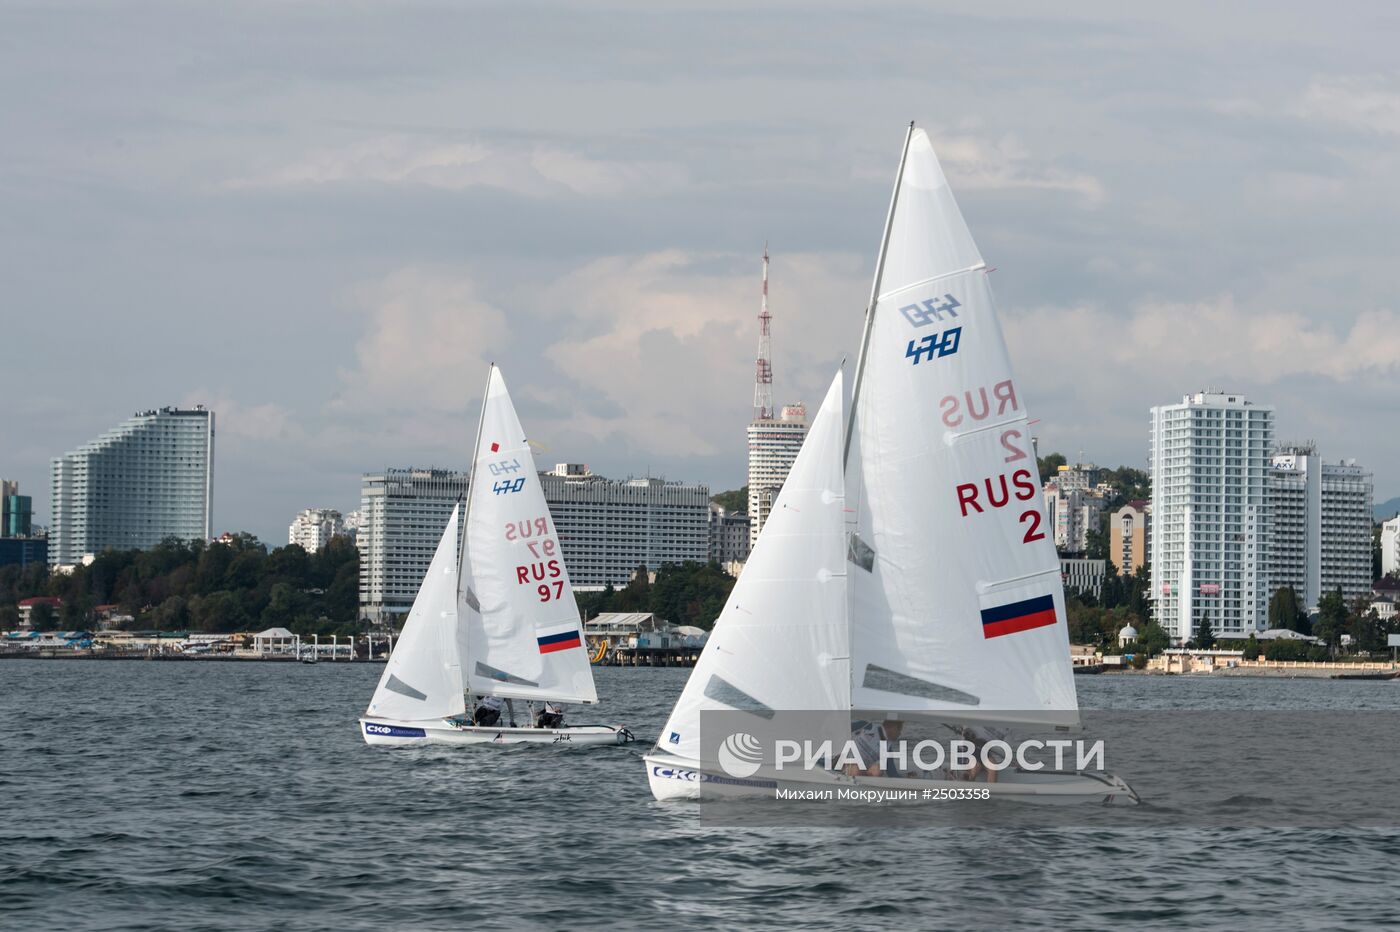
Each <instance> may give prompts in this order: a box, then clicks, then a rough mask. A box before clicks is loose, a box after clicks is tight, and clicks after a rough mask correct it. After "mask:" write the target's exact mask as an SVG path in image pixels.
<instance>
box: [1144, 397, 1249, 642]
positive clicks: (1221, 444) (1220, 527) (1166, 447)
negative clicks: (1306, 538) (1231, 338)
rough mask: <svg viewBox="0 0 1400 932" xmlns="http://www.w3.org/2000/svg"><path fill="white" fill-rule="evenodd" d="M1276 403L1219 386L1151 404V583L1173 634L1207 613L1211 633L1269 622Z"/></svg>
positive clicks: (1243, 633)
mask: <svg viewBox="0 0 1400 932" xmlns="http://www.w3.org/2000/svg"><path fill="white" fill-rule="evenodd" d="M1273 442H1274V409H1273V408H1272V407H1268V406H1260V405H1256V404H1253V403H1252V402H1249V401H1246V400H1245V398H1244V396H1243V395H1237V394H1228V393H1224V392H1218V391H1207V392H1198V393H1196V394H1194V395H1187V396H1185V397H1184V398H1183V399H1182V401H1181V403H1180V404H1173V405H1160V406H1158V407H1154V408H1153V409H1152V435H1151V471H1152V522H1151V524H1150V525H1149V534H1150V541H1149V545H1148V550H1149V553H1150V565H1151V577H1152V590H1151V598H1152V601H1153V606H1154V613H1155V616H1156V619H1157V622H1158V624H1160V625H1161V626H1162V627H1163V629H1165V630H1166V631H1167V633H1168V634H1169V635H1171V636H1172V637H1173V638H1174V639H1176V640H1177V641H1187V640H1190V638H1191V637H1192V636H1193V634H1194V632H1195V630H1196V625H1197V623H1198V621H1199V620H1200V619H1201V618H1209V619H1210V624H1211V629H1212V630H1213V631H1214V633H1215V635H1216V636H1217V637H1226V638H1231V637H1235V638H1242V637H1248V635H1249V633H1250V632H1252V631H1258V630H1262V629H1263V628H1265V627H1267V622H1268V596H1269V588H1268V572H1269V566H1268V547H1269V541H1270V525H1269V509H1268V503H1267V498H1266V496H1267V492H1266V489H1267V482H1268V472H1269V469H1270V459H1269V454H1270V451H1271V450H1272V449H1273Z"/></svg>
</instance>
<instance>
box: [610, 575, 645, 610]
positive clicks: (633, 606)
mask: <svg viewBox="0 0 1400 932" xmlns="http://www.w3.org/2000/svg"><path fill="white" fill-rule="evenodd" d="M651 610H652V609H651V579H650V578H649V574H648V571H647V567H646V564H645V563H643V564H642V565H641V566H639V567H637V571H636V572H635V573H634V574H633V575H632V579H631V580H630V581H629V582H628V583H627V585H626V586H624V587H623V589H622V591H621V592H619V593H618V594H617V598H616V599H614V611H619V612H649V611H651Z"/></svg>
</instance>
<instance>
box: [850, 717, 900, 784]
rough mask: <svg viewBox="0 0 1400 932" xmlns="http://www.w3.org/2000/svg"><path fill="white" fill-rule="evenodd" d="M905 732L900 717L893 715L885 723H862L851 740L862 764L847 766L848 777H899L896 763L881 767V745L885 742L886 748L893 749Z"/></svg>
mask: <svg viewBox="0 0 1400 932" xmlns="http://www.w3.org/2000/svg"><path fill="white" fill-rule="evenodd" d="M903 731H904V723H903V722H901V721H900V720H899V719H898V717H896V716H895V715H893V714H891V715H890V717H889V718H886V719H885V720H884V722H883V723H876V722H861V723H858V727H857V728H856V729H855V731H853V732H852V733H851V740H852V741H854V742H855V746H856V753H857V754H859V755H860V760H861V764H862V765H864V766H857V765H856V764H847V765H846V766H845V768H844V770H845V774H846V776H848V777H897V776H899V775H900V774H899V770H898V769H897V768H896V767H895V765H894V761H893V760H891V761H889V762H888V763H886V764H884V765H883V766H881V763H880V743H881V742H884V744H885V746H886V747H889V748H893V747H894V746H895V745H897V744H898V743H899V736H900V734H901V733H903Z"/></svg>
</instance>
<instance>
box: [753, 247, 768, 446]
mask: <svg viewBox="0 0 1400 932" xmlns="http://www.w3.org/2000/svg"><path fill="white" fill-rule="evenodd" d="M772 320H773V315H772V314H770V313H768V244H767V243H764V244H763V304H762V309H761V310H760V311H759V312H758V361H757V363H755V366H754V379H753V416H754V420H765V419H768V418H771V417H772V416H773V360H772V356H773V336H772V333H771V332H770V330H769V324H770V323H771V322H772Z"/></svg>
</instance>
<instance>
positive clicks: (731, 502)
mask: <svg viewBox="0 0 1400 932" xmlns="http://www.w3.org/2000/svg"><path fill="white" fill-rule="evenodd" d="M710 501H712V502H714V503H715V504H716V505H718V506H720V507H721V508H723V509H724V510H725V511H727V512H730V513H731V514H744V513H745V512H747V511H748V510H749V487H748V486H744V487H743V488H740V489H733V490H731V491H729V492H719V493H717V494H715V495H713V496H711V498H710Z"/></svg>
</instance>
